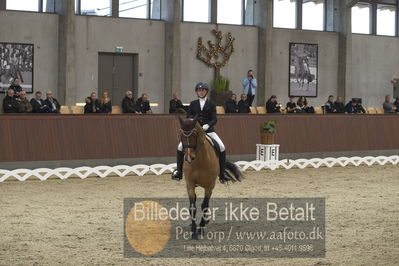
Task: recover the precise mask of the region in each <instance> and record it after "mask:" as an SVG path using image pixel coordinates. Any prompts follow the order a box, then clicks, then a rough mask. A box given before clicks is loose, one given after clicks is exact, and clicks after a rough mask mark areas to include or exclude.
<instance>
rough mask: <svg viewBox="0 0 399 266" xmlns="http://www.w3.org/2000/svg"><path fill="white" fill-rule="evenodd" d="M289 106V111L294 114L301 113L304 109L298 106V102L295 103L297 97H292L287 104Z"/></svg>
mask: <svg viewBox="0 0 399 266" xmlns="http://www.w3.org/2000/svg"><path fill="white" fill-rule="evenodd" d="M286 107H287V113H289V114H293V113H301V112H302V110H301V109H300V108H297V106H296V103H295V97H292V96H291V97H290V101H289V102H288V103H287V105H286Z"/></svg>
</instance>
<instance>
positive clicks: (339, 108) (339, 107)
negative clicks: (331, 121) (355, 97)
mask: <svg viewBox="0 0 399 266" xmlns="http://www.w3.org/2000/svg"><path fill="white" fill-rule="evenodd" d="M334 107H335V110H337V112H336V113H338V114H343V113H345V110H346V107H345V104H344V103H343V102H340V103H339V102H334Z"/></svg>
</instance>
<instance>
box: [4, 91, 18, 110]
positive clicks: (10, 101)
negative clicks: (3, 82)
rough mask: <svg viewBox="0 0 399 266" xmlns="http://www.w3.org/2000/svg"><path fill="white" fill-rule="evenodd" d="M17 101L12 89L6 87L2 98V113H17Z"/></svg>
mask: <svg viewBox="0 0 399 266" xmlns="http://www.w3.org/2000/svg"><path fill="white" fill-rule="evenodd" d="M18 111H19V107H18V101H17V99H15V97H14V90H13V89H8V91H7V95H6V97H4V100H3V113H5V114H9V113H18Z"/></svg>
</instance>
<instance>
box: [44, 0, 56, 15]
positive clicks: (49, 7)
mask: <svg viewBox="0 0 399 266" xmlns="http://www.w3.org/2000/svg"><path fill="white" fill-rule="evenodd" d="M43 12H50V13H54V12H55V1H47V0H43Z"/></svg>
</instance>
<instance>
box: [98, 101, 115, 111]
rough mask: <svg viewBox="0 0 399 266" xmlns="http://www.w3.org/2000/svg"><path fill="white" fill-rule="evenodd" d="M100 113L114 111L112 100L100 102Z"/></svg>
mask: <svg viewBox="0 0 399 266" xmlns="http://www.w3.org/2000/svg"><path fill="white" fill-rule="evenodd" d="M99 113H102V114H110V113H112V102H111V101H109V102H107V103H102V102H100V110H99Z"/></svg>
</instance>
